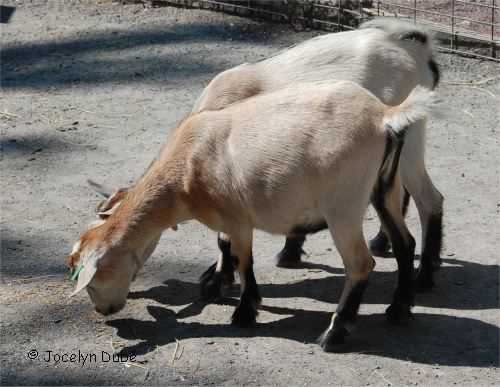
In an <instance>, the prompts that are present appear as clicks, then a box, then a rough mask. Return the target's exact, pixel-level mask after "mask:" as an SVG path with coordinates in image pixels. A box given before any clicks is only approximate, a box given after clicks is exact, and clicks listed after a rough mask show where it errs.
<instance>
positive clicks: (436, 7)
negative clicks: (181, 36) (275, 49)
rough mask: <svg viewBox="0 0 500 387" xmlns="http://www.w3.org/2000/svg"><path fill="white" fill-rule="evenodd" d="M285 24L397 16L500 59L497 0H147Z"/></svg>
mask: <svg viewBox="0 0 500 387" xmlns="http://www.w3.org/2000/svg"><path fill="white" fill-rule="evenodd" d="M152 2H153V4H156V5H177V6H187V7H195V8H205V9H212V10H216V11H221V12H229V13H233V14H239V15H243V16H248V17H258V18H266V19H272V20H275V21H279V22H287V23H290V24H291V25H292V26H293V27H294V28H296V29H301V28H318V29H324V30H346V29H354V28H356V27H357V26H358V25H359V24H360V23H361V22H363V21H365V20H367V19H369V18H372V17H375V16H389V17H401V18H406V19H409V20H412V21H413V22H415V23H419V24H422V25H425V26H427V27H429V28H430V29H431V30H433V31H436V33H437V34H438V37H439V40H440V43H441V44H440V45H439V46H438V49H440V50H442V51H446V52H452V53H458V54H462V55H467V56H473V57H477V58H482V59H489V60H495V61H500V60H499V56H498V55H499V51H500V50H499V47H500V38H499V35H500V24H498V22H499V21H500V20H499V18H500V6H499V5H500V4H498V3H500V0H388V1H385V0H380V1H378V0H371V1H370V0H152Z"/></svg>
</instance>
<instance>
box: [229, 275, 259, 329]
mask: <svg viewBox="0 0 500 387" xmlns="http://www.w3.org/2000/svg"><path fill="white" fill-rule="evenodd" d="M244 275H245V289H244V290H243V293H242V294H241V298H240V304H239V305H238V307H237V308H236V310H235V311H234V313H233V316H232V318H231V320H232V321H231V324H232V325H236V326H240V327H247V326H250V325H253V324H254V323H255V319H256V317H257V314H258V312H257V308H258V306H259V305H260V303H261V301H262V299H261V297H260V294H259V288H258V286H257V281H255V276H254V273H253V268H252V267H249V268H248V269H247V270H246V271H245V274H244Z"/></svg>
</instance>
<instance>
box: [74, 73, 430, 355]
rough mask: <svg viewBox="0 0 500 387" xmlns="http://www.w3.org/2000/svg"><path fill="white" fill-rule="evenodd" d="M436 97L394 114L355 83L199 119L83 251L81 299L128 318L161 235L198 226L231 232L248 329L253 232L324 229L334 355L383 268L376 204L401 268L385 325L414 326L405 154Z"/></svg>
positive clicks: (310, 88) (318, 87)
mask: <svg viewBox="0 0 500 387" xmlns="http://www.w3.org/2000/svg"><path fill="white" fill-rule="evenodd" d="M431 94H432V93H431V92H429V91H426V90H424V89H416V90H415V91H414V92H412V93H411V94H410V95H409V97H408V98H407V99H406V100H405V101H403V102H402V103H401V104H400V105H398V106H394V107H391V106H387V105H385V104H383V103H382V102H381V101H380V100H378V99H377V98H376V97H375V96H374V95H373V94H371V93H370V92H368V91H366V90H365V89H363V88H362V87H361V86H359V85H357V84H355V83H351V82H345V81H343V82H332V81H324V82H315V83H304V84H297V85H293V86H290V87H286V88H284V89H281V90H278V91H275V92H271V93H268V94H264V95H258V96H256V97H253V98H249V99H247V100H245V101H242V102H240V103H236V104H233V105H231V106H229V107H227V108H225V109H222V110H219V111H207V112H203V113H200V114H197V115H194V116H191V117H189V118H188V119H186V120H185V121H184V122H182V123H181V125H180V126H179V128H178V129H177V131H176V132H175V133H174V135H173V137H172V138H171V140H170V142H169V144H167V145H166V146H165V147H164V148H163V149H162V151H161V152H160V153H159V155H158V156H157V157H156V159H155V160H154V161H153V162H152V163H151V165H150V166H149V167H148V169H147V170H146V172H145V174H144V175H143V176H142V177H141V178H140V179H139V181H138V182H137V184H136V185H135V186H133V187H131V188H129V189H128V191H127V194H126V195H124V197H123V200H121V202H119V205H115V206H114V207H113V208H112V209H113V211H110V214H109V215H108V216H107V218H106V219H105V220H103V221H102V222H101V223H100V224H96V225H94V226H93V227H92V228H90V229H88V230H87V231H85V232H84V234H83V235H82V237H81V238H80V239H79V241H78V242H77V243H76V244H75V246H74V248H73V252H72V253H71V255H70V256H69V258H68V260H69V263H70V266H71V268H72V271H73V272H74V271H75V270H76V268H77V267H78V266H80V265H83V269H81V267H80V269H81V272H80V273H79V277H78V284H77V287H76V290H75V293H77V292H79V291H81V290H82V289H84V288H86V289H87V292H88V294H89V296H90V298H91V299H92V301H93V302H94V304H95V308H96V310H97V311H99V312H100V313H102V314H109V313H113V312H116V311H118V310H120V309H121V308H123V306H124V305H125V301H126V297H127V293H128V290H129V286H130V283H131V281H132V280H133V278H134V277H135V275H136V274H137V272H138V271H139V269H140V268H141V267H142V266H143V264H144V262H145V261H146V259H147V258H148V257H149V255H150V254H151V253H152V251H153V250H154V247H155V246H156V244H157V242H158V239H159V237H160V236H161V233H162V232H163V231H164V230H165V229H167V228H169V227H172V226H173V225H175V224H178V223H179V222H183V221H187V220H190V219H196V220H198V221H200V222H202V223H203V224H205V225H206V226H208V227H209V228H211V229H213V230H216V231H219V232H223V233H224V234H225V235H226V239H225V241H224V243H225V246H226V247H227V248H228V249H229V253H230V254H231V255H232V256H234V257H236V258H237V260H236V261H237V262H238V265H237V267H236V270H237V271H238V274H239V276H240V280H241V299H240V304H239V306H238V307H237V308H236V310H235V312H234V314H233V318H232V319H233V323H234V324H242V325H244V324H249V323H252V322H254V321H255V318H256V315H257V305H258V303H259V302H260V295H259V291H258V288H257V283H256V281H255V277H254V274H253V269H252V264H253V260H252V235H253V229H261V230H264V231H266V232H269V233H275V234H289V233H290V232H291V231H292V230H294V229H297V228H300V229H303V230H308V229H311V228H312V229H316V228H318V227H319V225H322V224H324V223H325V222H326V226H327V227H328V228H329V230H330V232H331V234H332V237H333V240H334V242H335V246H336V248H337V249H338V251H339V253H340V255H341V256H342V259H343V261H344V265H345V268H346V285H345V288H344V292H343V293H342V297H341V299H340V302H339V304H338V308H337V311H336V313H335V314H334V315H333V317H332V322H331V324H330V326H329V327H328V328H327V330H326V331H325V332H324V333H323V335H322V336H321V338H320V344H321V346H322V347H323V348H324V349H325V350H327V351H330V350H333V349H335V348H336V345H337V344H339V343H341V342H342V341H343V340H344V338H345V336H346V335H347V334H348V333H349V332H350V331H351V329H352V325H353V323H354V319H355V316H356V314H357V310H358V307H359V304H360V302H361V296H362V294H363V291H364V289H365V287H366V284H367V281H368V279H369V277H370V274H371V272H372V270H373V267H374V265H375V262H374V260H373V258H372V257H371V255H370V253H369V251H368V248H367V246H366V243H365V240H364V238H363V234H362V223H363V215H364V212H365V210H366V206H367V203H368V202H369V200H370V196H371V199H372V203H373V204H374V206H375V208H376V209H377V211H378V213H379V216H380V218H381V220H382V224H383V227H384V230H385V231H386V232H387V233H388V235H389V237H390V239H391V242H392V245H393V249H394V253H395V255H396V258H397V262H398V276H399V278H398V282H397V288H396V291H395V293H394V301H393V302H392V304H391V305H390V306H389V308H388V309H387V317H388V318H389V320H391V321H398V320H400V319H404V318H405V317H406V316H407V315H408V314H409V313H410V308H411V305H413V291H412V288H413V287H412V281H411V276H412V273H413V250H414V245H415V243H414V240H413V238H412V236H411V235H410V233H409V232H408V230H407V228H406V225H405V223H404V219H403V216H402V213H401V207H400V204H399V203H400V201H399V200H400V197H401V195H402V190H401V184H400V183H399V167H398V165H399V155H400V152H401V148H402V146H403V143H404V137H405V133H406V131H407V130H413V129H415V126H412V127H411V128H410V126H411V124H413V123H415V122H417V121H419V120H421V119H424V118H425V116H426V114H427V112H428V111H429V109H430V107H431V104H432V98H431V97H432V96H431ZM353 101H356V103H355V104H353ZM221 264H222V260H221Z"/></svg>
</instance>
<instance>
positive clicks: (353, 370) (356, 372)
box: [349, 367, 360, 375]
mask: <svg viewBox="0 0 500 387" xmlns="http://www.w3.org/2000/svg"><path fill="white" fill-rule="evenodd" d="M349 369H350V370H351V371H352V372H354V373H355V374H358V375H360V373H359V372H358V371H356V370H355V369H354V368H351V367H349Z"/></svg>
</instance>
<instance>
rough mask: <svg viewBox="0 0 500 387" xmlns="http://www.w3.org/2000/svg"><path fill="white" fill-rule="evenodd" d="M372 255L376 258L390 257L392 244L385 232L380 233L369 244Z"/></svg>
mask: <svg viewBox="0 0 500 387" xmlns="http://www.w3.org/2000/svg"><path fill="white" fill-rule="evenodd" d="M369 249H370V253H372V255H375V256H376V257H387V256H389V250H390V249H391V244H390V243H389V239H387V235H385V233H384V232H383V231H379V232H378V234H377V235H376V236H375V238H373V239H372V240H371V241H370V243H369Z"/></svg>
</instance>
